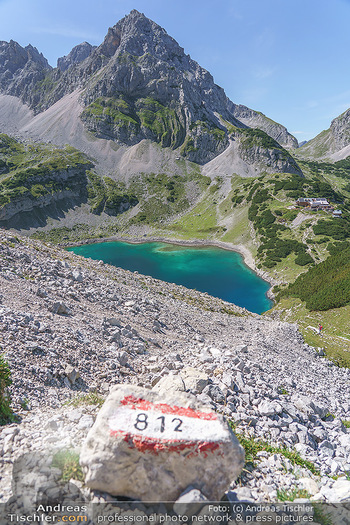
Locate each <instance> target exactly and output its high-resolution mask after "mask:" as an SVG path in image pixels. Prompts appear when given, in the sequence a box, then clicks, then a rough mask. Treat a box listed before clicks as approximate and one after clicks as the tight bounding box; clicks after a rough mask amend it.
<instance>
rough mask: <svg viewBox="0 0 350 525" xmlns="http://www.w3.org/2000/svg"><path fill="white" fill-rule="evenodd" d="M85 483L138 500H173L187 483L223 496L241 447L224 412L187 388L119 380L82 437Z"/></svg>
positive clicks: (241, 457)
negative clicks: (161, 390)
mask: <svg viewBox="0 0 350 525" xmlns="http://www.w3.org/2000/svg"><path fill="white" fill-rule="evenodd" d="M80 463H81V465H82V467H83V470H84V473H85V484H86V485H87V486H88V487H90V488H92V489H96V490H100V491H104V492H108V493H110V494H113V495H115V496H125V497H129V498H134V499H141V500H143V501H147V500H148V501H167V500H174V501H175V500H176V499H177V498H178V497H179V496H180V494H181V493H182V492H183V491H184V490H185V489H186V488H187V487H188V486H189V485H192V486H193V488H195V489H198V490H200V491H201V492H202V493H203V494H204V495H205V497H207V498H208V499H209V500H212V501H215V500H220V498H221V497H222V496H223V494H224V492H225V491H226V490H227V489H228V488H229V485H230V483H231V482H232V481H234V480H235V479H236V478H237V476H238V475H239V473H240V471H241V469H242V467H243V464H244V451H243V448H242V447H241V446H240V444H239V443H238V440H237V438H236V437H235V435H234V434H233V432H232V430H231V429H230V427H229V426H228V424H227V423H226V422H225V420H224V419H223V417H222V416H221V415H219V414H217V413H215V412H213V411H212V410H211V409H210V408H208V407H206V406H204V405H203V404H202V403H200V402H199V401H198V400H197V399H196V398H195V397H194V396H192V395H190V394H186V393H184V392H176V391H175V390H172V391H169V392H168V393H167V394H166V395H165V394H160V393H158V392H156V391H153V390H151V391H150V390H147V389H144V388H140V387H135V386H131V385H122V386H118V387H116V389H115V390H114V391H113V392H112V393H111V394H110V395H109V396H108V398H107V400H106V402H105V403H104V405H103V407H102V408H101V410H100V412H99V414H98V416H97V419H96V422H95V424H94V426H93V427H92V428H91V430H90V431H89V434H88V436H87V438H86V440H85V442H84V445H83V448H82V451H81V456H80Z"/></svg>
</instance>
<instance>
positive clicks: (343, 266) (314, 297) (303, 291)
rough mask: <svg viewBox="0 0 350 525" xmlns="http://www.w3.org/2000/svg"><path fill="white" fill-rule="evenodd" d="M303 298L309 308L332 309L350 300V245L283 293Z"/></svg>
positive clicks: (315, 267) (312, 269) (298, 279)
mask: <svg viewBox="0 0 350 525" xmlns="http://www.w3.org/2000/svg"><path fill="white" fill-rule="evenodd" d="M285 295H286V296H294V297H299V298H300V299H301V300H302V301H305V302H306V307H307V308H308V309H309V310H329V309H331V308H340V307H341V306H345V305H347V304H349V303H350V247H349V246H348V247H347V248H346V249H342V250H341V249H338V251H336V252H335V253H334V254H333V255H330V257H328V259H326V260H325V261H323V262H321V263H319V264H317V265H316V266H314V267H312V268H310V269H309V270H308V271H307V272H306V273H304V274H302V275H300V276H299V277H298V278H297V279H296V280H295V282H294V283H292V284H290V285H289V286H288V288H287V289H286V290H284V291H282V292H281V293H280V294H279V297H282V296H285Z"/></svg>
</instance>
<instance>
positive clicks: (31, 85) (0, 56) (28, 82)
mask: <svg viewBox="0 0 350 525" xmlns="http://www.w3.org/2000/svg"><path fill="white" fill-rule="evenodd" d="M50 69H51V66H50V65H49V63H48V61H47V60H46V58H45V57H44V56H43V55H42V53H39V51H38V50H37V49H36V48H35V47H33V46H31V45H28V46H26V47H22V46H20V45H19V44H18V43H17V42H14V41H13V40H10V42H4V41H1V42H0V92H1V93H3V94H6V95H14V96H16V97H19V98H21V100H22V101H23V102H25V103H26V104H28V105H29V106H35V105H36V104H37V103H38V102H39V100H40V96H41V94H40V83H41V82H42V81H43V80H44V78H45V75H46V73H47V72H49V71H50Z"/></svg>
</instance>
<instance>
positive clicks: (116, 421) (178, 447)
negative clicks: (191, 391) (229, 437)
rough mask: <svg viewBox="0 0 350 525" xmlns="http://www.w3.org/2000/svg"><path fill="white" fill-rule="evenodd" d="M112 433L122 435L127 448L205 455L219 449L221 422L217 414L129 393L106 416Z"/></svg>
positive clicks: (153, 451) (155, 452) (152, 451)
mask: <svg viewBox="0 0 350 525" xmlns="http://www.w3.org/2000/svg"><path fill="white" fill-rule="evenodd" d="M109 429H110V433H111V435H112V436H113V435H114V436H119V437H120V436H123V437H124V439H125V441H126V442H127V443H128V444H129V446H130V447H135V448H137V449H138V450H140V451H142V452H151V453H154V454H158V453H159V452H162V451H168V452H170V451H171V452H176V451H178V452H180V451H184V450H186V449H188V450H189V452H191V454H190V455H191V456H192V455H193V454H200V453H201V454H205V455H206V454H207V453H208V452H214V450H217V449H218V448H219V443H220V442H221V441H222V437H223V436H222V423H221V422H220V421H219V420H218V417H217V414H215V413H213V412H202V411H199V410H193V409H191V408H184V407H178V406H171V405H167V404H165V403H152V402H150V401H146V400H144V399H142V398H136V397H135V396H132V395H129V396H126V397H124V399H123V400H122V401H121V403H120V406H119V407H117V408H116V409H115V412H114V414H113V416H112V417H110V418H109ZM204 436H205V438H204Z"/></svg>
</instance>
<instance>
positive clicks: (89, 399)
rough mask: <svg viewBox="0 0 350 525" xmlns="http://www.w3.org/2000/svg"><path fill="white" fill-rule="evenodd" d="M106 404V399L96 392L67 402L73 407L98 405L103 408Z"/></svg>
mask: <svg viewBox="0 0 350 525" xmlns="http://www.w3.org/2000/svg"><path fill="white" fill-rule="evenodd" d="M104 402H105V399H104V398H103V397H101V396H99V395H98V394H96V392H89V393H88V394H83V395H81V396H77V397H74V398H73V399H70V400H69V401H67V403H65V404H66V405H68V406H73V407H79V406H84V405H96V406H98V407H101V406H102V405H103V403H104Z"/></svg>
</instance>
